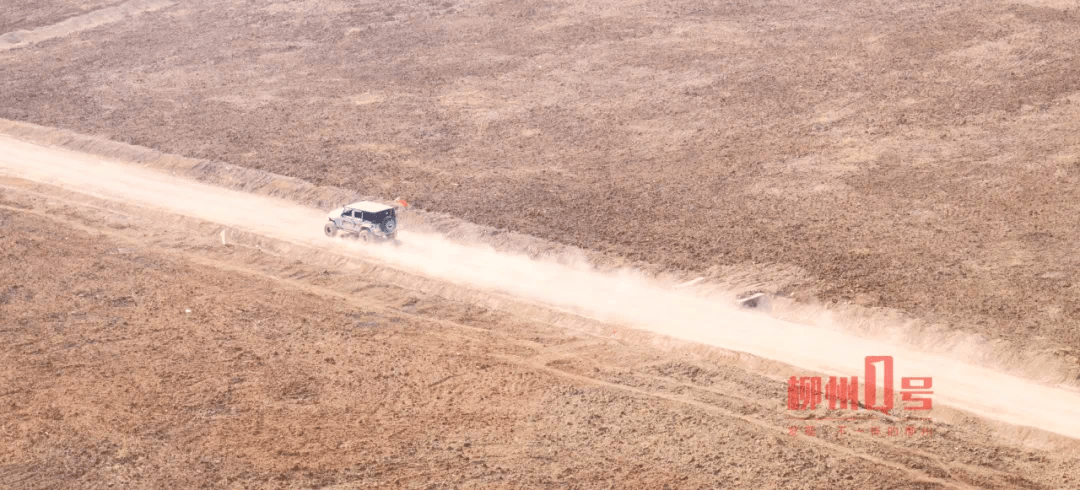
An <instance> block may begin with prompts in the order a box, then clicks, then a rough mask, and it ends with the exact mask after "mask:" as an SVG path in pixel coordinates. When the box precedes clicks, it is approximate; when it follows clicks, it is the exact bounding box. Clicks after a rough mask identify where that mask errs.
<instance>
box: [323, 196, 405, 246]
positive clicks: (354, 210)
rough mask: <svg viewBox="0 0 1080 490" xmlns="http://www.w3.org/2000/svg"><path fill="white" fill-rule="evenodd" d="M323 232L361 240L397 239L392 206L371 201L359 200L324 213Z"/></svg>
mask: <svg viewBox="0 0 1080 490" xmlns="http://www.w3.org/2000/svg"><path fill="white" fill-rule="evenodd" d="M326 217H327V219H328V221H327V222H326V224H324V225H323V232H325V233H326V236H328V237H337V236H341V237H345V238H352V239H356V240H359V241H361V242H373V241H375V240H377V239H379V240H393V241H395V243H396V241H397V215H396V214H395V213H394V208H392V207H390V206H387V205H385V204H379V203H377V202H371V201H360V202H354V203H352V204H349V205H348V206H345V207H340V208H337V209H335V210H333V211H330V214H327V215H326Z"/></svg>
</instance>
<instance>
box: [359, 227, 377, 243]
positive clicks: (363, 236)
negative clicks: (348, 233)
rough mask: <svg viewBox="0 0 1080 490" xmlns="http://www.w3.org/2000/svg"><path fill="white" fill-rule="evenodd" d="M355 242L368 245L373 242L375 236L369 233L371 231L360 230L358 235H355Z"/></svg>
mask: <svg viewBox="0 0 1080 490" xmlns="http://www.w3.org/2000/svg"><path fill="white" fill-rule="evenodd" d="M356 240H357V241H359V242H360V243H363V244H368V243H371V242H373V241H375V235H374V234H372V233H371V230H360V233H358V234H357V235H356Z"/></svg>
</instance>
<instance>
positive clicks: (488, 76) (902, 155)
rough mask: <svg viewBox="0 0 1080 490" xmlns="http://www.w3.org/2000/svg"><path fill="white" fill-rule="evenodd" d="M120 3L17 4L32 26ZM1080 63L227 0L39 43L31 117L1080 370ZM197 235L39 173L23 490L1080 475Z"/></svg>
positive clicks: (3, 253)
mask: <svg viewBox="0 0 1080 490" xmlns="http://www.w3.org/2000/svg"><path fill="white" fill-rule="evenodd" d="M115 3H117V2H64V1H52V2H44V3H43V2H21V3H20V2H18V1H16V2H7V3H5V4H4V6H3V7H0V34H3V33H4V32H8V31H12V30H17V29H33V28H35V27H41V26H44V25H49V24H52V23H55V22H57V21H60V20H63V19H64V18H67V17H70V16H72V15H77V14H80V13H84V12H86V11H89V10H93V9H96V8H100V7H102V6H108V5H112V4H115ZM1078 45H1080V6H1077V5H1076V4H1075V2H1068V1H1041V2H1039V1H1036V2H1026V3H1012V2H1007V1H992V2H975V1H960V2H946V3H940V2H924V1H915V2H874V3H865V2H824V1H817V2H756V3H753V4H746V3H740V2H704V1H686V2H636V1H604V2H589V3H588V4H582V5H575V4H570V3H562V2H546V1H527V2H518V1H514V2H491V1H471V2H470V1H466V2H454V1H447V2H377V3H376V2H370V3H348V2H332V1H306V2H280V1H278V2H274V1H253V2H234V1H225V2H212V1H209V0H190V1H183V2H178V5H176V6H174V7H170V8H167V9H163V10H160V11H156V12H150V13H144V14H139V15H136V16H133V17H130V18H126V19H123V20H121V21H119V22H116V23H113V24H108V25H105V26H101V27H98V28H95V29H92V30H88V31H83V32H78V33H74V34H72V35H69V36H66V37H63V38H58V39H52V40H48V41H43V42H41V43H38V44H35V45H33V46H29V47H23V48H18V49H12V50H9V51H5V52H0V67H2V69H0V118H6V119H12V120H19V121H29V122H33V123H37V124H42V125H45V126H52V127H60V128H67V129H71V130H73V131H76V132H80V133H85V134H94V135H101V136H104V137H108V138H112V139H114V140H118V141H124V142H129V143H133V144H138V145H143V146H147V147H151V148H155V149H159V150H162V151H165V152H168V153H174V154H178V155H183V156H188V157H194V158H205V159H209V160H214V161H223V162H229V163H234V164H237V165H240V166H245V167H251V168H256V169H262V170H267V171H271V172H276V173H279V174H284V175H289V176H294V177H298V178H300V179H303V180H306V181H310V182H314V183H317V184H322V185H332V186H337V187H342V188H346V189H354V190H356V191H357V192H360V193H363V194H367V195H375V196H380V197H382V198H385V199H391V198H395V197H398V196H401V197H405V198H407V199H408V200H409V201H410V202H411V203H412V204H413V205H414V206H415V207H418V208H422V209H426V210H430V211H434V212H441V213H449V214H451V215H453V216H456V217H460V218H463V219H466V220H469V221H472V222H475V223H478V224H480V225H487V226H491V227H497V228H500V229H503V230H511V231H517V232H522V233H525V234H529V235H534V236H537V237H540V238H543V239H547V240H551V241H554V242H560V243H565V244H568V245H574V246H579V247H582V248H585V249H589V250H593V251H596V252H600V253H604V254H607V255H609V256H612V257H620V258H623V259H626V260H628V261H639V262H642V263H647V264H652V265H653V266H655V267H657V268H660V269H664V270H669V271H683V272H685V273H688V274H704V275H710V277H712V276H715V275H716V273H717V271H721V270H729V269H730V268H731V267H750V266H755V267H756V266H757V265H759V264H764V265H765V266H768V267H772V269H771V270H779V271H788V272H786V273H784V274H780V275H779V276H776V275H773V276H771V277H770V278H769V280H768V281H763V283H762V288H763V289H768V290H770V291H774V292H784V293H789V294H791V295H793V296H794V297H796V298H798V299H800V300H804V301H823V302H826V303H829V302H855V303H858V304H861V305H864V306H871V307H887V308H891V309H895V310H899V311H901V312H904V313H905V314H908V315H911V316H913V317H916V318H919V319H921V320H924V321H926V322H928V323H935V322H940V323H944V324H947V326H948V327H949V328H953V329H959V330H963V331H966V332H969V333H976V334H979V335H982V336H985V337H986V338H988V339H991V340H994V341H996V340H1007V341H1009V342H1010V344H1011V345H1015V346H1017V348H1021V347H1027V346H1031V345H1040V346H1045V347H1047V348H1050V349H1057V350H1058V351H1059V352H1060V353H1061V355H1062V357H1064V358H1071V359H1073V360H1075V359H1076V356H1077V355H1078V352H1080V334H1077V328H1078V327H1080V286H1078V285H1077V284H1078V281H1080V277H1078V275H1077V274H1078V272H1077V265H1078V263H1080V249H1078V243H1080V242H1077V230H1080V209H1078V208H1080V194H1078V193H1080V191H1078V189H1080V186H1078V184H1080V150H1078V147H1080V137H1078V136H1077V135H1080V59H1078V58H1076V54H1075V48H1076V46H1078ZM73 203H76V204H73ZM161 218H162V216H161V215H160V213H155V212H153V211H147V210H139V209H132V208H131V207H130V206H125V205H124V204H123V203H110V202H104V201H100V200H98V199H95V198H91V197H89V196H81V195H74V196H72V195H70V192H69V191H68V190H63V189H59V188H54V187H50V186H48V185H44V184H40V183H32V182H27V181H23V180H19V179H6V180H3V181H2V182H0V352H2V354H0V359H2V361H0V382H2V386H4V387H5V388H3V389H0V407H3V408H4V410H3V411H0V426H2V427H3V432H2V433H0V441H3V442H2V443H0V480H2V481H5V482H12V483H11V485H12V486H16V487H22V488H57V487H98V486H100V485H103V484H114V485H116V484H118V485H120V486H121V487H143V488H160V487H207V488H221V487H267V486H270V487H273V486H278V487H312V486H326V485H336V484H340V485H343V486H348V487H369V486H384V487H409V488H441V487H458V486H460V487H478V486H479V487H500V486H501V487H519V486H529V487H544V486H550V487H590V488H593V487H596V488H607V487H613V488H629V487H643V488H659V487H663V486H664V485H665V484H666V485H669V486H671V487H673V488H699V487H722V488H727V487H766V488H820V487H825V486H830V487H838V488H854V487H858V486H864V487H870V488H878V487H882V488H887V487H895V488H912V487H927V488H936V487H960V488H963V487H991V488H1017V487H1021V488H1024V487H1026V488H1071V487H1075V486H1077V485H1080V483H1078V482H1080V475H1078V474H1077V470H1076V468H1077V467H1080V462H1078V461H1077V459H1076V452H1075V451H1074V450H1073V449H1070V447H1071V446H1070V445H1069V444H1068V443H1063V442H1061V441H1060V440H1057V439H1052V438H1051V439H1050V441H1052V443H1047V442H1046V439H1045V438H1044V437H1043V436H1041V435H1032V434H1030V433H1027V432H1024V431H1020V437H1015V436H1016V435H1017V434H1016V433H1015V431H1011V430H1010V429H1004V428H1002V427H1000V426H998V425H994V424H990V423H988V422H986V421H981V420H979V419H977V418H975V417H967V416H964V415H963V414H959V415H958V414H952V415H950V416H949V417H944V418H943V419H939V420H935V421H933V422H921V421H920V422H912V421H899V422H898V421H890V420H884V419H876V420H871V421H864V422H860V423H861V424H864V426H865V427H866V428H867V429H869V427H870V426H871V425H875V426H878V425H880V427H881V428H882V430H885V428H886V427H888V426H896V427H904V426H907V425H912V426H916V425H917V426H918V427H920V428H922V427H923V426H926V428H928V429H931V430H932V436H929V437H904V436H898V437H891V438H890V437H884V436H870V435H867V434H859V433H855V432H853V431H852V430H851V428H850V427H849V429H848V432H849V433H848V434H847V435H845V436H843V437H842V436H840V435H839V434H837V433H835V432H830V431H835V430H836V429H835V428H836V427H837V425H836V424H818V428H819V429H818V430H820V431H822V432H819V433H818V434H816V435H815V436H813V437H808V436H806V435H805V434H803V435H799V436H791V435H789V433H788V426H789V425H790V423H789V422H788V421H787V420H786V419H785V418H784V416H785V412H784V406H783V402H784V396H785V392H784V389H785V385H784V383H783V380H784V379H785V378H786V376H787V374H789V373H791V372H792V370H791V369H789V368H788V367H784V366H777V365H773V364H769V363H765V365H764V366H763V365H762V364H760V362H759V361H747V360H745V359H743V358H741V357H740V356H734V355H732V354H731V353H727V352H723V351H720V350H717V349H704V348H701V347H700V346H698V347H695V346H689V345H681V346H678V347H673V348H661V347H659V346H658V344H657V343H656V342H653V341H651V340H648V339H647V338H644V337H643V338H637V337H635V338H636V340H618V339H614V338H607V337H604V336H596V335H594V334H589V333H582V332H580V331H575V330H568V329H566V328H562V327H555V326H552V325H550V324H546V323H542V322H539V321H538V320H537V319H536V318H532V317H530V316H529V315H523V314H520V313H516V312H512V311H497V310H488V309H482V308H479V307H477V306H475V305H470V304H469V303H467V302H455V301H451V300H447V299H445V298H440V297H439V296H438V295H432V294H428V293H423V292H418V291H415V290H410V289H407V288H401V287H399V286H393V285H388V284H384V283H380V282H378V281H372V280H370V279H365V277H366V276H365V274H364V271H365V269H364V267H365V266H363V265H357V264H353V265H352V266H351V267H346V268H345V269H343V270H341V271H337V270H336V269H334V268H333V267H327V264H325V263H321V262H318V261H313V260H312V259H311V258H310V257H308V256H305V255H304V254H303V253H301V252H298V251H292V252H290V253H271V252H268V251H267V250H266V249H265V248H261V247H260V248H256V247H255V245H256V244H257V242H258V240H257V239H252V240H254V241H252V242H251V243H234V244H230V245H222V244H221V243H220V241H219V240H218V236H217V233H216V232H217V231H219V230H220V228H219V227H215V226H214V225H213V224H212V223H200V222H197V221H193V220H181V219H179V218H175V217H165V218H166V219H164V221H162V219H161ZM163 223H164V224H163ZM174 225H175V226H174ZM187 309H190V310H191V312H190V313H187V312H186V310H187ZM597 328H600V327H597ZM594 333H595V332H594ZM664 345H667V344H664ZM822 427H825V428H824V429H822ZM901 430H903V429H901ZM1063 447H1064V448H1066V449H1069V450H1064V451H1063V450H1062V448H1063Z"/></svg>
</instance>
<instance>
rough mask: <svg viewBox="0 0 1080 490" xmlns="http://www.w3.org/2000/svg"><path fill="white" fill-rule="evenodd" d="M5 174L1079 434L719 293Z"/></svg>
mask: <svg viewBox="0 0 1080 490" xmlns="http://www.w3.org/2000/svg"><path fill="white" fill-rule="evenodd" d="M5 174H7V175H12V176H16V177H21V178H25V179H29V180H34V181H38V182H43V183H49V184H53V185H56V186H59V187H62V188H67V189H71V190H74V191H78V192H83V193H87V194H91V195H94V196H97V197H101V198H105V199H111V200H121V201H125V202H129V203H133V204H138V205H142V206H146V207H151V208H160V209H162V210H164V211H167V212H170V213H178V214H183V215H187V216H191V217H195V218H200V219H204V220H208V221H213V222H217V223H221V224H223V225H227V226H231V227H236V228H240V229H244V230H247V231H251V232H253V233H257V234H260V235H264V236H267V237H270V238H274V239H279V240H284V241H288V242H292V243H297V244H303V245H308V246H313V247H320V248H323V249H327V250H332V251H334V252H335V253H347V254H366V255H368V256H369V257H371V258H373V259H377V260H379V261H381V262H385V263H388V264H390V265H392V266H394V267H397V268H400V269H403V270H408V271H412V272H417V273H420V274H423V275H426V276H429V277H432V278H437V279H441V280H445V281H448V282H453V283H457V284H461V285H466V286H469V287H472V288H478V289H487V290H493V291H498V292H501V293H506V294H511V295H514V296H517V297H520V298H524V299H528V300H532V301H537V302H542V303H544V304H548V305H551V306H555V307H560V308H565V309H569V310H572V311H575V312H577V313H580V314H583V315H586V316H589V317H592V318H595V319H597V320H600V321H604V322H617V323H622V324H628V325H631V326H634V327H636V328H640V329H644V330H648V331H652V332H656V333H659V334H663V335H668V336H672V337H676V338H681V339H684V340H689V341H694V342H700V343H703V344H709V345H715V346H719V347H723V348H727V349H731V350H737V351H742V352H747V353H750V354H754V355H757V356H761V357H764V358H768V359H774V360H778V361H782V362H786V363H789V364H792V365H795V366H798V367H801V368H805V369H810V370H816V371H821V372H825V373H830V374H837V375H844V376H853V375H859V376H861V375H862V369H863V362H864V357H865V356H868V355H891V356H893V357H894V358H895V360H896V364H895V375H894V376H895V377H897V378H899V377H901V376H920V377H923V376H932V377H933V379H934V395H933V398H934V401H935V403H944V404H947V405H951V406H954V407H957V408H961V409H965V410H969V411H971V412H974V413H976V414H978V415H981V416H983V417H985V418H988V419H993V420H999V421H1003V422H1008V423H1012V424H1018V425H1024V426H1031V427H1036V428H1040V429H1043V430H1046V431H1050V432H1054V433H1057V434H1061V435H1065V436H1069V437H1073V438H1078V439H1080V394H1077V393H1075V392H1072V391H1069V390H1065V389H1061V388H1056V387H1050V386H1045V385H1042V384H1038V383H1035V382H1032V381H1029V380H1026V379H1022V378H1019V377H1015V376H1010V375H1005V374H1001V373H999V372H996V371H993V370H990V369H987V368H983V367H978V366H974V365H971V364H966V363H962V362H958V361H955V360H952V359H949V358H946V357H942V356H937V355H930V354H926V353H922V352H916V351H913V350H910V349H905V348H902V347H898V346H894V345H889V344H884V343H881V342H877V341H873V340H868V339H862V338H857V337H853V336H850V335H846V334H844V333H843V332H839V331H836V330H831V329H824V328H815V327H811V326H807V325H802V324H796V323H792V322H787V321H782V320H778V319H775V318H771V317H768V316H765V315H761V314H756V313H752V312H749V311H745V310H739V309H736V308H734V307H733V306H732V305H731V303H729V302H727V301H720V300H718V299H716V298H711V297H703V296H698V295H695V294H694V293H693V292H692V291H688V290H686V289H675V288H672V287H671V286H670V285H666V284H661V283H659V282H657V281H655V280H652V279H649V278H647V277H645V276H643V275H641V274H637V273H635V272H633V271H623V272H618V273H600V272H597V271H594V270H591V269H589V268H588V267H587V266H585V265H573V264H563V263H558V262H555V261H538V260H532V259H530V258H528V257H526V256H522V255H513V254H506V253H500V252H496V251H494V250H493V249H491V248H489V247H479V246H468V245H462V244H458V243H453V242H451V241H449V240H447V239H445V238H444V237H441V236H437V235H430V234H422V233H409V232H408V231H407V230H403V231H402V232H401V238H402V241H403V242H404V244H403V245H402V246H401V247H397V248H395V247H388V246H387V247H357V246H355V245H352V244H350V243H349V242H343V241H335V240H329V239H327V238H325V237H324V236H323V235H322V230H321V226H322V223H323V221H324V220H325V211H324V210H317V209H312V208H308V207H304V206H300V205H297V204H294V203H291V202H287V201H284V200H280V199H275V198H268V197H263V196H256V195H252V194H247V193H243V192H238V191H231V190H227V189H222V188H218V187H213V186H210V185H206V184H202V183H198V182H194V181H190V180H186V179H182V178H178V177H174V176H170V175H168V174H166V173H163V172H159V171H155V170H151V169H148V168H145V167H139V166H136V165H130V164H121V163H116V162H112V161H107V160H103V159H100V158H97V157H93V156H89V155H85V154H81V153H76V152H72V151H68V150H60V149H52V148H46V147H42V146H38V145H34V144H31V143H26V142H22V141H19V140H15V139H12V138H9V137H4V136H0V175H5ZM793 374H795V373H793ZM777 402H778V403H782V402H783V400H777Z"/></svg>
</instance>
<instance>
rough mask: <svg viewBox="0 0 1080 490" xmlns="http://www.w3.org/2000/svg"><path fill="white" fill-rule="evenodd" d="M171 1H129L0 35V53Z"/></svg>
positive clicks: (163, 6) (114, 20) (157, 7)
mask: <svg viewBox="0 0 1080 490" xmlns="http://www.w3.org/2000/svg"><path fill="white" fill-rule="evenodd" d="M174 3H175V2H173V1H172V0H131V1H129V2H125V3H122V4H120V5H116V6H113V7H106V8H103V9H100V10H95V11H93V12H88V13H85V14H82V15H77V16H75V17H72V18H70V19H66V20H63V21H60V22H57V23H56V24H53V25H49V26H44V27H39V28H37V29H33V30H29V31H27V30H21V31H12V32H9V33H7V34H3V35H0V51H3V50H5V49H12V48H18V47H21V46H26V45H29V44H33V43H36V42H40V41H44V40H46V39H52V38H56V37H63V36H66V35H68V34H71V33H73V32H77V31H84V30H86V29H93V28H95V27H97V26H100V25H104V24H108V23H110V22H116V21H118V20H120V19H123V18H124V17H127V16H130V15H135V14H137V13H140V12H149V11H152V10H159V9H163V8H165V7H169V6H171V5H173V4H174Z"/></svg>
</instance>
